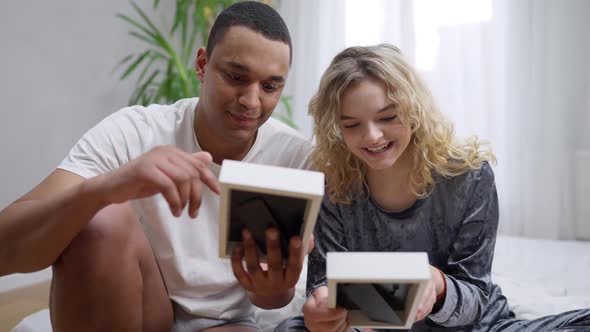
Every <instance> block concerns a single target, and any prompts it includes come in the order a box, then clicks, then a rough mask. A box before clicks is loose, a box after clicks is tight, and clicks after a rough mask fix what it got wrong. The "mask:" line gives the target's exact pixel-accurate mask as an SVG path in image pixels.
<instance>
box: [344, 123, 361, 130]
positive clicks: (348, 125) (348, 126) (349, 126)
mask: <svg viewBox="0 0 590 332" xmlns="http://www.w3.org/2000/svg"><path fill="white" fill-rule="evenodd" d="M358 125H359V124H358V123H353V124H346V125H343V126H342V127H344V128H346V129H350V128H354V127H358Z"/></svg>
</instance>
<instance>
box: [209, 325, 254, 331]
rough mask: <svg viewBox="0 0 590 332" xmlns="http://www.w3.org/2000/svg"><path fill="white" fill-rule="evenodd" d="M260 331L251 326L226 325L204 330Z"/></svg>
mask: <svg viewBox="0 0 590 332" xmlns="http://www.w3.org/2000/svg"><path fill="white" fill-rule="evenodd" d="M257 331H258V329H257V328H254V327H251V326H240V325H225V326H218V327H211V328H208V329H205V330H203V332H257Z"/></svg>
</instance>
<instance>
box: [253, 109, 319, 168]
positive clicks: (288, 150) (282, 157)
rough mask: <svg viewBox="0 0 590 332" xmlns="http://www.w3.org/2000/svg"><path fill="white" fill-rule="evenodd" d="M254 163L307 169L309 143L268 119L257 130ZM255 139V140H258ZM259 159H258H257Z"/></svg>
mask: <svg viewBox="0 0 590 332" xmlns="http://www.w3.org/2000/svg"><path fill="white" fill-rule="evenodd" d="M258 138H259V139H260V142H257V145H258V147H259V152H261V153H257V154H255V155H256V159H257V160H256V162H262V163H267V164H273V165H278V166H285V167H292V168H304V169H309V168H310V163H309V154H310V152H311V149H312V144H311V141H310V140H309V139H307V138H305V137H304V136H303V135H301V133H299V132H298V131H296V130H295V129H293V128H291V127H289V126H288V125H286V124H284V123H282V122H281V121H279V120H277V119H274V118H270V119H268V120H267V121H266V123H264V125H262V126H261V127H260V129H259V136H258ZM258 138H257V140H258ZM259 158H260V159H259Z"/></svg>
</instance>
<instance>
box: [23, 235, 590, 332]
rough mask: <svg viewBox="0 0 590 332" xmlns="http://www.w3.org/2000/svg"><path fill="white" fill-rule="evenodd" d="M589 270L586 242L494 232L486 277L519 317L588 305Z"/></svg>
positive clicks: (40, 324) (266, 314)
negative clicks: (492, 254)
mask: <svg viewBox="0 0 590 332" xmlns="http://www.w3.org/2000/svg"><path fill="white" fill-rule="evenodd" d="M302 275H303V276H305V275H306V273H305V271H304V273H303V274H302ZM589 276H590V242H576V241H553V240H537V239H527V238H518V237H510V236H499V237H498V240H497V242H496V252H495V258H494V264H493V268H492V280H493V281H494V282H495V283H497V284H499V285H500V286H501V287H502V291H503V292H504V295H506V297H507V298H508V301H509V305H510V308H511V309H512V310H513V311H514V312H515V314H516V316H517V317H519V318H525V319H532V318H537V317H541V316H545V315H551V314H557V313H559V312H563V311H567V310H573V309H580V308H590V277H589ZM304 279H305V278H301V280H299V283H298V285H297V294H296V298H295V299H294V301H293V302H292V303H291V304H290V305H289V306H287V307H285V308H283V309H279V310H258V311H257V312H256V319H257V321H258V322H259V325H260V328H261V329H262V330H263V331H264V332H269V331H272V330H273V328H274V326H276V324H278V323H279V322H280V321H281V320H282V319H284V318H285V317H289V316H293V315H297V314H300V312H301V308H302V306H303V303H304V301H305V280H304ZM13 332H51V327H50V324H49V312H48V310H47V309H45V310H42V311H39V312H37V313H35V314H33V315H30V316H28V317H26V318H25V319H23V321H21V323H20V324H19V325H18V326H17V327H16V328H15V329H14V330H13Z"/></svg>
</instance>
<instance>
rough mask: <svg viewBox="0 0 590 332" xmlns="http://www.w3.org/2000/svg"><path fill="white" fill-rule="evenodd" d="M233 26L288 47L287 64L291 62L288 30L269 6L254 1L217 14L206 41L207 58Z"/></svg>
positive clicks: (291, 55) (240, 3) (228, 8)
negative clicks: (246, 29) (251, 31)
mask: <svg viewBox="0 0 590 332" xmlns="http://www.w3.org/2000/svg"><path fill="white" fill-rule="evenodd" d="M233 26H242V27H246V28H248V29H251V30H253V31H255V32H257V33H260V34H262V35H263V36H264V37H266V38H267V39H270V40H275V41H281V42H283V43H285V44H287V45H289V63H291V62H292V60H293V45H292V43H291V35H289V29H288V28H287V25H286V24H285V21H283V18H282V17H281V15H279V13H277V11H276V10H274V9H273V8H272V7H271V6H269V5H266V4H264V3H261V2H256V1H244V2H237V3H234V4H233V5H231V6H229V7H227V8H226V9H225V10H223V11H222V12H221V14H219V16H218V17H217V19H216V20H215V23H214V24H213V27H212V28H211V32H209V40H208V41H207V57H210V56H211V53H212V52H213V49H214V48H215V45H216V44H217V43H218V42H219V41H220V40H221V39H223V36H224V35H225V33H226V32H227V30H229V28H231V27H233Z"/></svg>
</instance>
